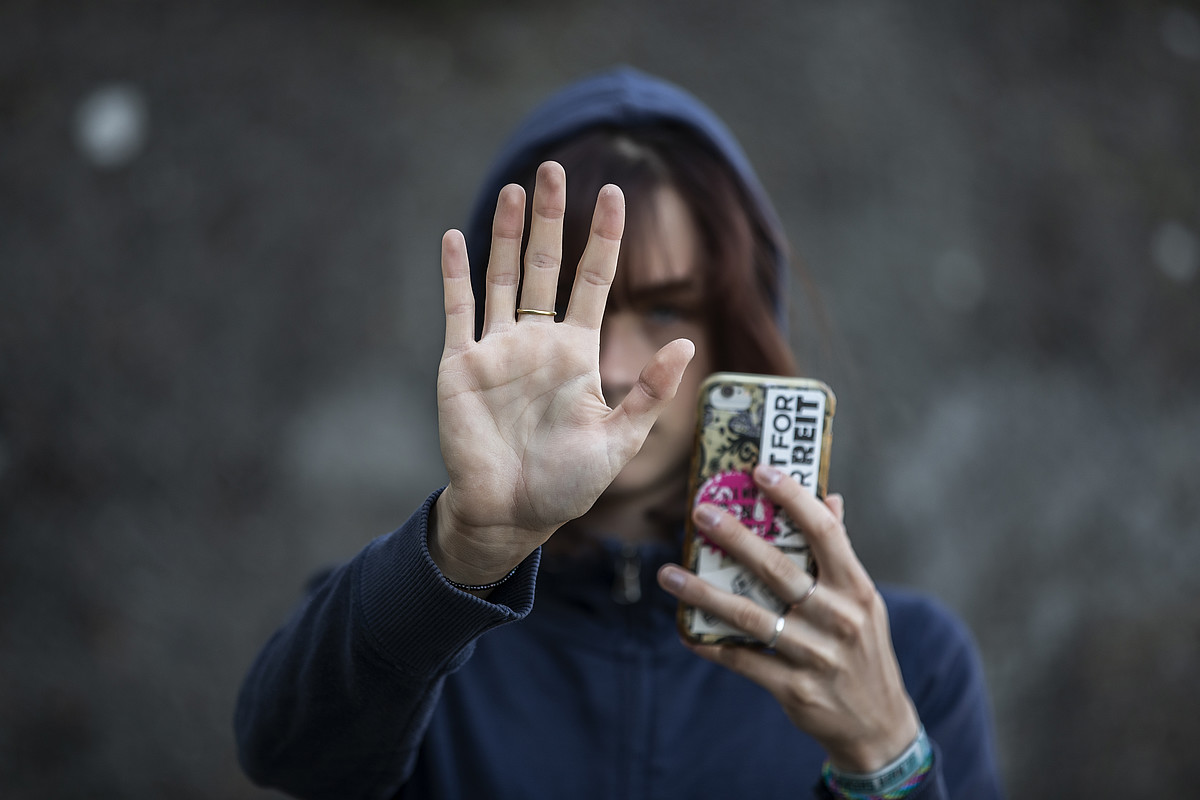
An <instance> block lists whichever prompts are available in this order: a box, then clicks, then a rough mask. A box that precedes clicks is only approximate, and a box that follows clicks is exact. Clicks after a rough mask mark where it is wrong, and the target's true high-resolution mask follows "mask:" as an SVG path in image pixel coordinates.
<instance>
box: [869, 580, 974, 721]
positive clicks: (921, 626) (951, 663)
mask: <svg viewBox="0 0 1200 800" xmlns="http://www.w3.org/2000/svg"><path fill="white" fill-rule="evenodd" d="M879 592H880V594H881V595H882V596H883V599H884V602H885V603H886V605H887V609H888V618H889V620H890V623H891V629H892V646H893V647H894V648H895V651H896V658H897V660H898V661H899V662H900V669H901V671H902V672H903V673H904V678H905V682H906V683H908V684H909V690H910V692H912V693H913V695H914V699H915V698H916V695H917V694H923V693H924V690H926V689H930V688H932V687H931V686H930V684H935V685H936V684H941V687H942V688H943V689H946V688H950V687H951V686H954V685H958V686H959V687H960V688H964V689H965V688H966V686H967V685H970V684H974V683H976V682H977V681H978V680H979V675H980V672H981V667H980V660H979V654H978V648H977V646H976V644H975V639H974V636H973V635H972V634H971V631H970V629H969V628H968V627H967V625H966V623H965V622H963V621H962V619H960V618H959V617H958V616H957V615H956V614H955V613H954V612H952V611H951V610H950V609H948V608H947V607H946V606H945V605H943V604H942V603H941V602H940V601H938V600H937V599H935V598H933V597H932V596H930V595H927V594H924V593H922V592H918V591H914V590H911V589H904V588H900V587H896V586H881V587H880V588H879ZM947 682H948V683H947Z"/></svg>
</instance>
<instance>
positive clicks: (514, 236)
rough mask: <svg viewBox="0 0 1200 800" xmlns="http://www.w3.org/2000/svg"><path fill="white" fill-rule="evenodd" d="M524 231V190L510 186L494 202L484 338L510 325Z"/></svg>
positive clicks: (515, 298)
mask: <svg viewBox="0 0 1200 800" xmlns="http://www.w3.org/2000/svg"><path fill="white" fill-rule="evenodd" d="M524 230H525V190H524V189H522V188H521V187H520V186H518V185H517V184H515V183H514V184H509V185H508V186H505V187H504V188H503V189H501V190H500V196H499V197H498V198H497V199H496V216H495V217H493V218H492V248H491V252H490V253H489V255H488V268H487V297H486V299H485V300H484V306H483V313H484V317H483V334H484V335H485V336H486V335H487V334H489V333H491V332H493V331H496V330H501V329H503V328H506V327H508V326H509V325H512V324H513V321H514V317H513V309H515V308H516V307H517V285H518V284H519V283H520V281H521V234H522V233H524Z"/></svg>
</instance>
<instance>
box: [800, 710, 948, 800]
mask: <svg viewBox="0 0 1200 800" xmlns="http://www.w3.org/2000/svg"><path fill="white" fill-rule="evenodd" d="M932 766H933V748H932V747H931V746H930V744H929V737H928V736H927V735H926V734H925V727H924V726H921V728H920V730H918V731H917V738H916V739H914V740H913V743H912V744H910V745H909V746H908V747H907V748H906V749H905V751H904V752H903V753H901V754H900V756H899V757H898V758H897V759H895V760H894V761H892V762H891V763H889V764H887V765H886V766H884V767H883V768H882V769H879V770H876V771H875V772H872V773H870V774H868V775H860V774H854V773H849V772H839V771H838V770H836V769H834V767H833V765H832V764H831V763H830V762H829V759H826V760H825V764H824V765H823V766H822V767H821V778H822V779H823V780H824V781H825V785H826V786H828V787H829V790H830V791H831V792H833V794H834V796H835V797H839V798H845V799H846V800H900V798H903V797H904V796H905V795H907V794H908V793H909V792H911V791H912V790H913V789H915V788H916V787H917V786H919V785H920V784H921V781H923V780H925V776H926V775H927V774H929V770H930V769H931V768H932Z"/></svg>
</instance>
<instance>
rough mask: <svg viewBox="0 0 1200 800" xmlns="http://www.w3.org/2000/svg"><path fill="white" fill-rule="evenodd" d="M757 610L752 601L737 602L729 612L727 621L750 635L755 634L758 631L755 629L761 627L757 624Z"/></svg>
mask: <svg viewBox="0 0 1200 800" xmlns="http://www.w3.org/2000/svg"><path fill="white" fill-rule="evenodd" d="M759 611H760V609H759V608H758V606H755V605H754V604H752V603H748V604H741V603H739V604H738V605H737V606H736V607H735V608H734V609H733V611H732V612H731V614H730V620H729V621H730V622H731V623H733V626H734V627H735V628H737V629H738V630H742V631H745V632H746V633H748V634H750V635H751V636H757V635H758V632H757V630H756V629H757V628H759V627H761V626H759V625H758V617H759V616H760V614H759Z"/></svg>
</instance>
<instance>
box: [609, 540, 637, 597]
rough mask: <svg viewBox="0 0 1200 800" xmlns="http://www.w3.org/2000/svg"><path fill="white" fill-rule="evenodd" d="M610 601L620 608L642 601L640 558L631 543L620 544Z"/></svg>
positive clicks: (634, 545)
mask: <svg viewBox="0 0 1200 800" xmlns="http://www.w3.org/2000/svg"><path fill="white" fill-rule="evenodd" d="M612 599H613V602H614V603H617V604H618V605H622V606H631V605H633V604H634V603H636V602H638V601H640V600H641V599H642V557H641V554H639V553H638V548H637V545H636V544H634V543H633V542H625V543H624V544H622V545H621V552H620V553H618V554H617V563H616V576H615V579H614V580H613V588H612Z"/></svg>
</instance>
